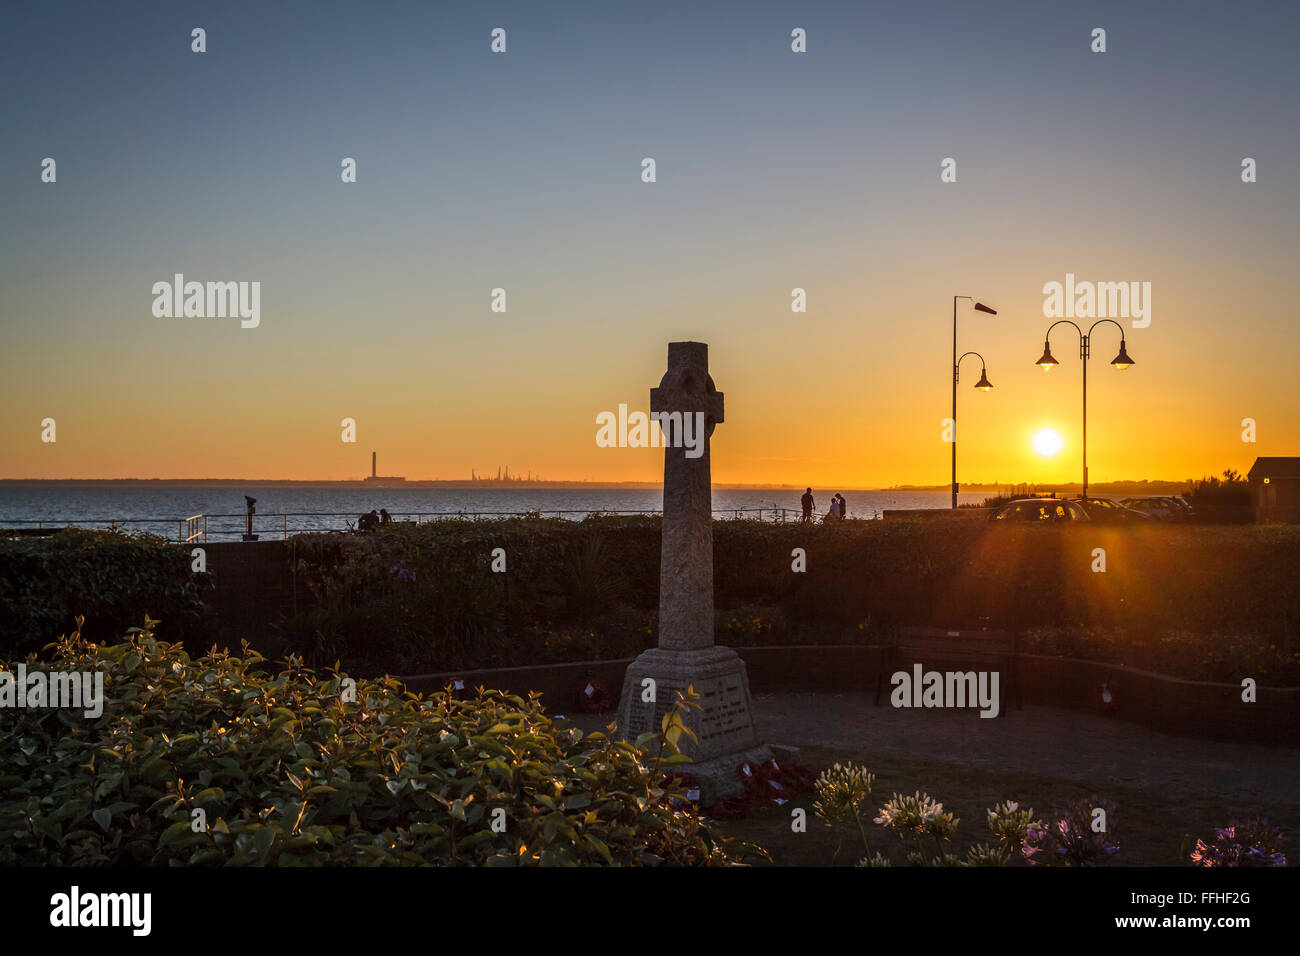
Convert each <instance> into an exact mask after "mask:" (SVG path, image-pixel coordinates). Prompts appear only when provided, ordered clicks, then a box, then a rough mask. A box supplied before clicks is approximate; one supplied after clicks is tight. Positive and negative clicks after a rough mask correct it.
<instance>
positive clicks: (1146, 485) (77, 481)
mask: <svg viewBox="0 0 1300 956" xmlns="http://www.w3.org/2000/svg"><path fill="white" fill-rule="evenodd" d="M1191 482H1192V479H1190V478H1188V479H1183V480H1181V481H1166V480H1161V479H1156V480H1139V481H1134V480H1126V481H1096V482H1089V483H1088V488H1089V490H1090V491H1093V492H1096V493H1098V494H1145V495H1173V494H1179V493H1181V492H1183V491H1185V490H1186V489H1187V488H1188V487H1189V486H1190V484H1191ZM23 486H27V487H46V488H51V487H54V488H57V487H85V486H99V487H120V488H162V487H167V488H184V487H192V488H202V487H245V488H247V487H261V488H266V487H287V488H368V489H372V490H376V489H378V488H382V489H383V490H384V491H394V490H399V489H402V488H447V489H455V490H461V491H464V490H477V489H482V488H508V489H525V488H542V489H555V490H563V489H574V490H611V491H614V490H646V491H654V490H659V489H661V488H662V487H663V483H662V482H658V481H506V480H496V479H489V480H483V479H479V480H476V481H475V480H470V479H466V478H460V479H448V480H424V481H414V480H409V481H403V482H400V483H393V484H387V483H385V484H383V485H378V484H376V483H375V482H373V481H370V482H367V481H364V480H361V479H356V480H352V481H331V480H327V479H314V480H313V479H307V480H300V479H288V478H0V487H23ZM1022 486H1028V487H1029V488H1032V489H1036V490H1039V491H1056V492H1059V493H1075V494H1077V493H1078V492H1079V490H1080V486H1079V482H1077V481H1074V482H1064V483H1053V482H1032V481H1031V482H1014V483H998V484H984V483H979V482H970V483H967V484H963V485H962V486H961V491H962V492H963V493H971V494H973V493H976V492H978V493H982V494H990V495H999V494H1003V493H1005V492H1006V491H1007V490H1008V489H1016V488H1019V487H1022ZM802 487H807V486H806V485H804V486H802ZM833 487H834V488H835V489H836V490H839V491H845V492H858V491H947V490H948V485H892V486H890V487H888V488H879V487H866V486H861V487H858V486H853V485H835V486H833ZM713 488H714V489H715V490H717V491H795V492H797V491H799V490H800V488H801V486H799V485H773V484H748V483H740V484H737V483H732V482H719V483H715V484H714V485H713ZM830 488H832V486H831V485H825V484H822V485H817V486H815V487H814V490H818V489H821V490H823V491H824V490H827V489H830Z"/></svg>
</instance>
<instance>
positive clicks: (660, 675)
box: [618, 646, 772, 804]
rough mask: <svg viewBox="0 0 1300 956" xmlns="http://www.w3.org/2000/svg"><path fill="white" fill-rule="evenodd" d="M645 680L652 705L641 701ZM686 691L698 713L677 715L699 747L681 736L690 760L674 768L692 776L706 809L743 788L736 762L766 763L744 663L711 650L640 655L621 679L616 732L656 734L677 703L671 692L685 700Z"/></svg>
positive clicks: (727, 653) (732, 654)
mask: <svg viewBox="0 0 1300 956" xmlns="http://www.w3.org/2000/svg"><path fill="white" fill-rule="evenodd" d="M646 678H650V679H652V680H653V681H654V682H655V684H654V687H655V700H654V702H653V703H651V702H648V701H645V700H643V697H644V683H643V682H644V680H645V679H646ZM687 687H694V689H695V692H696V693H697V694H699V699H698V700H697V701H696V703H697V704H699V705H700V706H701V707H702V708H703V709H702V710H694V709H691V710H688V711H686V712H685V714H684V715H683V720H684V721H685V723H686V726H687V727H689V728H690V729H691V730H692V731H694V733H695V735H696V736H697V737H698V738H699V743H698V744H696V743H694V742H692V741H691V740H690V739H689V738H687V737H682V738H681V740H679V741H678V746H679V747H680V748H681V750H682V752H683V753H685V754H686V755H687V756H688V757H690V758H691V761H692V762H691V763H689V764H683V765H682V766H681V767H680V768H679V769H681V770H682V771H684V772H686V773H689V774H691V775H692V776H693V777H695V779H696V781H697V782H698V783H699V784H700V790H701V799H702V800H703V802H705V803H706V804H708V803H712V802H714V801H715V800H719V799H722V798H723V797H727V796H730V795H732V794H733V793H738V792H740V791H741V790H742V789H743V788H744V785H743V783H742V782H741V781H740V779H739V778H738V777H737V776H736V770H737V768H738V767H739V766H740V764H741V763H743V762H744V761H746V760H752V761H757V762H763V761H766V760H771V759H772V754H771V752H770V751H769V750H768V749H767V748H766V747H763V746H760V745H759V743H758V737H757V735H756V733H755V732H754V723H753V719H752V717H751V713H752V710H751V702H750V695H749V677H748V675H747V673H746V671H745V662H744V661H742V660H741V659H740V656H739V655H738V654H736V652H735V651H733V650H732V649H731V648H729V647H717V646H714V647H710V648H703V649H701V650H696V651H668V650H665V649H663V648H655V649H652V650H649V651H646V652H645V653H644V654H642V655H641V656H640V657H638V658H637V659H636V660H635V661H633V662H632V663H631V664H630V665H629V666H628V669H627V673H626V675H625V676H624V678H623V693H622V695H621V698H620V700H621V706H620V708H619V720H618V727H619V733H620V735H621V736H623V737H626V738H627V739H629V740H635V739H636V738H637V736H638V735H640V734H643V733H658V732H659V731H660V729H661V727H662V722H663V718H664V715H665V714H667V713H668V712H669V711H670V710H671V709H672V708H673V706H674V704H675V703H676V702H677V692H678V691H680V692H681V693H682V695H683V696H685V694H686V688H687Z"/></svg>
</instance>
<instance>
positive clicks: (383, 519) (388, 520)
mask: <svg viewBox="0 0 1300 956" xmlns="http://www.w3.org/2000/svg"><path fill="white" fill-rule="evenodd" d="M379 523H380V524H392V523H393V516H392V515H390V514H389V513H388V509H387V508H380V509H379Z"/></svg>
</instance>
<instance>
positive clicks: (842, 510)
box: [835, 493, 848, 521]
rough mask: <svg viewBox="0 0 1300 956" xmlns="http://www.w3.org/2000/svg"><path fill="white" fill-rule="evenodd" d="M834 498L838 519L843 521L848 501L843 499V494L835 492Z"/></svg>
mask: <svg viewBox="0 0 1300 956" xmlns="http://www.w3.org/2000/svg"><path fill="white" fill-rule="evenodd" d="M835 499H836V501H837V502H838V504H837V505H836V508H837V510H838V511H839V515H840V520H841V521H843V520H844V516H845V515H846V514H847V513H848V502H847V501H845V500H844V496H843V495H841V494H839V493H836V495H835Z"/></svg>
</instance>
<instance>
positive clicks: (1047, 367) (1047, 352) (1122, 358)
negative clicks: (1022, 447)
mask: <svg viewBox="0 0 1300 956" xmlns="http://www.w3.org/2000/svg"><path fill="white" fill-rule="evenodd" d="M1104 322H1109V323H1110V324H1111V325H1113V326H1115V328H1117V329H1119V354H1118V355H1116V356H1115V357H1114V358H1113V359H1111V360H1110V364H1111V365H1113V366H1114V367H1115V368H1117V369H1120V370H1121V371H1122V370H1124V369H1126V368H1129V367H1130V366H1131V365H1132V364H1133V360H1132V359H1131V358H1129V356H1128V349H1127V347H1126V344H1125V341H1124V326H1122V325H1120V324H1119V323H1118V322H1116V321H1115V320H1114V319H1098V320H1097V321H1096V322H1094V323H1092V325H1091V327H1089V329H1088V331H1087V332H1086V333H1085V332H1084V331H1083V329H1081V328H1079V326H1077V325H1075V324H1074V323H1073V322H1071V321H1070V320H1069V319H1058V320H1057V321H1055V322H1053V323H1052V324H1051V325H1049V326H1048V327H1047V335H1046V336H1045V337H1044V339H1043V357H1042V358H1040V359H1039V360H1038V362H1037V363H1036V364H1037V365H1038V367H1039V368H1041V369H1043V370H1044V371H1051V370H1052V369H1054V368H1056V366H1058V365H1060V364H1061V363H1060V362H1058V361H1057V360H1056V359H1055V358H1053V357H1052V346H1051V338H1052V329H1054V328H1056V327H1057V326H1058V325H1061V324H1062V323H1064V324H1066V325H1074V330H1075V331H1076V332H1078V333H1079V358H1080V359H1082V360H1083V497H1084V498H1087V497H1088V359H1090V358H1091V357H1092V330H1093V329H1095V328H1096V327H1097V326H1099V325H1101V324H1102V323H1104Z"/></svg>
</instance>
